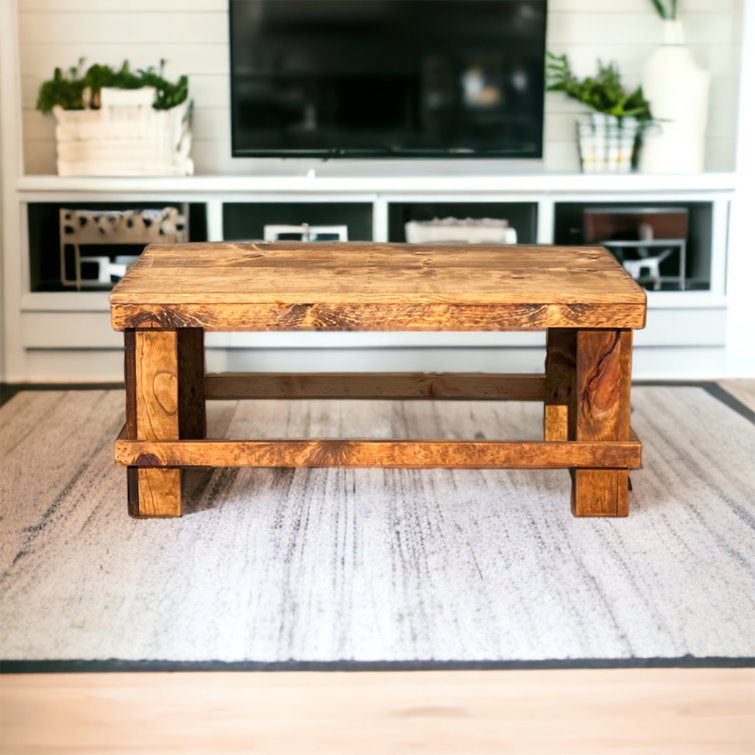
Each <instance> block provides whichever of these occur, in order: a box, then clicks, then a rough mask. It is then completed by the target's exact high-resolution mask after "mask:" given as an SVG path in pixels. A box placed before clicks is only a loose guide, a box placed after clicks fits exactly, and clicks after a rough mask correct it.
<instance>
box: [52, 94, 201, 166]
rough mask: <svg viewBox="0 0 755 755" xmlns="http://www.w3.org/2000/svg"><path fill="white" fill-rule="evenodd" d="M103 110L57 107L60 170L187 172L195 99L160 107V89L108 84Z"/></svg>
mask: <svg viewBox="0 0 755 755" xmlns="http://www.w3.org/2000/svg"><path fill="white" fill-rule="evenodd" d="M100 98H101V107H100V109H99V110H89V109H87V110H63V108H61V107H60V106H59V105H56V106H55V107H54V108H53V114H54V115H55V119H56V121H57V126H56V128H55V138H56V140H57V150H58V174H59V175H61V176H176V175H178V176H183V175H191V174H192V173H193V172H194V164H193V162H192V160H191V157H189V151H190V149H191V132H190V129H189V116H190V103H189V101H188V100H187V101H185V102H183V103H181V104H180V105H177V106H176V107H174V108H171V109H170V110H155V109H154V108H153V107H152V102H153V101H154V99H155V90H154V89H153V88H152V87H142V88H141V89H114V88H108V87H103V88H102V90H101V92H100Z"/></svg>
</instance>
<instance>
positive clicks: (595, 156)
mask: <svg viewBox="0 0 755 755" xmlns="http://www.w3.org/2000/svg"><path fill="white" fill-rule="evenodd" d="M638 129H639V122H638V121H637V119H636V118H632V117H625V118H617V117H616V116H615V115H607V114H606V113H590V114H589V115H581V116H580V117H579V118H577V143H578V145H579V160H580V163H581V165H582V172H583V173H629V172H630V171H631V170H632V157H633V155H634V147H635V143H636V141H637V132H638Z"/></svg>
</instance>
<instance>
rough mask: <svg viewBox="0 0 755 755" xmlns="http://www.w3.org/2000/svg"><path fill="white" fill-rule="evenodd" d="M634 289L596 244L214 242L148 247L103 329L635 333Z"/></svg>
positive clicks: (639, 293)
mask: <svg viewBox="0 0 755 755" xmlns="http://www.w3.org/2000/svg"><path fill="white" fill-rule="evenodd" d="M645 299H646V297H645V292H644V291H643V289H641V288H640V287H639V286H638V285H637V284H636V283H635V282H634V281H633V280H632V279H631V278H630V277H629V276H628V275H627V274H626V272H625V271H624V270H623V269H622V267H621V265H619V263H618V262H616V260H615V259H614V258H613V257H612V256H611V255H610V254H608V253H607V252H606V251H605V250H604V249H601V248H598V247H558V246H504V245H490V246H487V245H479V246H477V245H475V246H447V247H446V246H441V247H432V246H423V245H415V244H411V245H410V244H379V243H338V244H322V243H320V244H316V245H312V244H301V243H294V242H276V243H213V244H174V245H167V244H166V245H154V246H149V247H147V249H146V250H145V251H144V253H143V254H142V256H141V257H140V258H139V260H138V261H137V262H136V264H135V265H134V266H133V267H132V268H131V270H130V271H129V273H128V275H126V276H125V277H124V278H123V279H122V280H121V281H120V282H119V283H118V284H117V285H116V286H115V288H114V289H113V291H112V293H111V296H110V303H111V312H112V322H113V327H114V328H115V329H116V330H124V329H126V328H180V327H197V328H204V329H205V330H252V331H253V330H419V331H433V330H461V331H463V330H476V331H482V330H531V329H545V328H555V327H580V328H602V327H614V328H641V327H644V324H645Z"/></svg>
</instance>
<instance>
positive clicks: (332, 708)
mask: <svg viewBox="0 0 755 755" xmlns="http://www.w3.org/2000/svg"><path fill="white" fill-rule="evenodd" d="M616 751H621V752H631V753H684V755H696V754H697V753H715V754H716V755H722V754H723V753H752V752H755V670H754V669H741V668H740V669H597V670H591V669H589V670H529V671H518V670H517V671H406V672H404V671H401V672H350V673H345V672H327V673H326V672H320V673H317V672H278V673H271V672H248V673H246V672H204V673H187V672H178V673H122V674H50V675H46V674H38V675H37V674H29V675H18V676H16V675H6V676H0V752H2V753H4V755H16V754H17V753H18V754H24V755H26V754H30V753H45V754H46V753H50V754H51V755H52V754H53V753H54V755H62V754H64V753H154V754H155V755H159V754H160V753H242V752H255V753H310V752H312V753H328V755H335V754H337V753H357V752H358V753H397V752H412V753H465V754H471V753H504V752H505V753H519V752H522V753H524V752H526V753H554V754H555V753H557V754H558V755H568V754H569V753H580V754H581V755H589V754H590V753H601V755H605V753H610V752H616Z"/></svg>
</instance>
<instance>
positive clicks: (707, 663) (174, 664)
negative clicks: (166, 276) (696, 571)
mask: <svg viewBox="0 0 755 755" xmlns="http://www.w3.org/2000/svg"><path fill="white" fill-rule="evenodd" d="M633 385H636V386H638V387H641V386H660V387H664V386H665V387H685V388H702V389H703V390H705V391H706V392H707V393H708V394H710V395H711V396H712V397H713V398H715V399H717V400H718V401H720V402H721V403H723V404H725V405H726V406H727V407H729V408H730V409H732V410H733V411H735V412H736V413H737V414H739V415H741V416H742V417H744V418H745V419H748V420H749V421H750V422H752V423H753V424H755V412H754V411H752V409H750V408H749V407H747V406H745V404H743V403H742V402H741V401H739V400H738V399H736V398H735V397H734V396H732V395H731V394H730V393H729V392H728V391H726V390H725V389H724V388H722V387H721V386H720V385H719V384H718V383H716V382H714V381H705V380H638V381H635V382H634V383H633ZM119 388H123V383H32V384H29V383H20V384H3V383H0V406H2V404H4V403H5V402H7V401H9V400H10V399H11V398H12V397H13V396H15V395H16V394H17V393H19V392H20V391H34V390H37V391H50V390H114V389H119ZM754 667H755V657H741V658H733V657H716V656H710V657H701V658H698V657H696V656H691V655H685V656H680V657H674V658H577V659H572V658H569V659H551V660H540V661H533V660H530V661H526V660H509V661H486V660H480V661H348V660H340V661H276V662H264V661H165V660H153V661H147V660H141V661H126V660H120V659H117V658H111V659H108V660H99V661H94V660H44V661H18V660H0V675H2V674H51V673H53V674H55V673H61V674H62V673H113V672H116V673H120V672H180V671H322V672H328V671H338V672H350V671H461V670H529V669H614V668H754Z"/></svg>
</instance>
